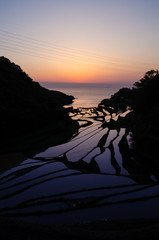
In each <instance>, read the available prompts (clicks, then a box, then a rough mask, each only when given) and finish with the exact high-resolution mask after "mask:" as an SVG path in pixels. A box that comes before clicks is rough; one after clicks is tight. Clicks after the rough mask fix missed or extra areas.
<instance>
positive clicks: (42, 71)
mask: <svg viewBox="0 0 159 240" xmlns="http://www.w3.org/2000/svg"><path fill="white" fill-rule="evenodd" d="M66 2H67V3H66ZM158 10H159V1H156V0H152V1H147V0H140V1H137V0H134V1H131V0H127V1H125V0H118V1H115V0H113V1H109V0H105V1H104V0H85V1H84V0H81V1H74V0H68V1H64V0H58V1H56V0H54V1H49V0H46V1H42V0H39V1H31V0H28V1H27V2H24V1H20V0H16V1H5V0H2V1H1V8H0V55H1V56H5V57H7V58H9V59H10V60H11V61H13V62H16V63H17V64H19V65H20V66H21V67H22V69H23V70H24V71H25V72H27V73H28V74H29V75H30V77H31V78H33V79H34V80H37V81H56V82H57V81H59V82H106V83H107V82H134V81H136V80H138V79H140V77H141V76H142V75H143V74H144V73H145V72H146V71H148V70H149V69H158V68H159V67H158V66H159V46H158V42H159V33H158V31H156V30H157V29H158V25H159V17H158Z"/></svg>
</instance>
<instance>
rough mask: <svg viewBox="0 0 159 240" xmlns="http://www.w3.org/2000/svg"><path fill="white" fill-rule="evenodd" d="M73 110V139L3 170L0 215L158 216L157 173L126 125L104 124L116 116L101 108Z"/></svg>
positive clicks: (71, 218) (56, 218)
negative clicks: (140, 157)
mask: <svg viewBox="0 0 159 240" xmlns="http://www.w3.org/2000/svg"><path fill="white" fill-rule="evenodd" d="M71 115H72V118H74V119H77V120H78V121H79V122H80V123H81V124H80V126H81V127H80V129H79V132H78V134H76V135H75V136H74V137H73V138H72V139H71V141H69V142H67V143H65V144H62V145H58V146H54V147H50V148H48V149H47V150H46V151H44V152H42V153H40V154H37V155H36V156H34V157H32V158H28V159H25V160H24V161H23V162H21V163H19V165H18V166H16V167H14V168H11V169H9V170H7V171H5V172H3V173H2V174H1V175H0V210H1V213H0V215H1V216H10V217H21V218H24V219H29V220H33V221H41V222H53V223H66V222H67V223H73V222H80V221H83V220H88V221H90V220H98V219H105V218H132V217H157V216H159V210H157V209H158V206H157V204H158V198H159V194H158V192H159V191H158V190H159V186H158V181H157V179H156V178H155V176H156V175H155V174H156V173H153V171H152V170H150V169H149V168H148V166H147V167H145V166H144V164H142V163H141V162H139V161H137V158H135V155H134V152H133V151H132V149H131V148H130V143H129V141H128V140H129V139H130V136H129V135H128V133H127V132H126V131H125V129H124V128H121V129H119V128H118V129H115V128H114V129H110V128H108V127H104V126H105V124H103V122H104V121H105V120H106V121H107V120H108V121H109V120H110V118H111V116H110V115H106V114H105V112H102V111H101V110H100V111H98V109H96V108H89V109H86V108H85V109H78V110H76V111H75V112H74V111H72V113H71ZM117 117H118V116H115V115H114V116H113V118H114V120H115V119H117ZM144 209H146V210H144Z"/></svg>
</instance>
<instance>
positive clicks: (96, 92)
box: [41, 82, 131, 108]
mask: <svg viewBox="0 0 159 240" xmlns="http://www.w3.org/2000/svg"><path fill="white" fill-rule="evenodd" d="M41 85H42V86H43V87H46V88H48V89H50V90H56V91H60V92H63V93H66V94H67V95H72V96H74V97H75V99H74V101H73V104H72V106H73V107H83V108H88V107H97V106H98V104H99V103H100V102H101V101H102V100H103V99H105V98H110V97H111V96H112V95H113V94H114V93H116V92H117V91H118V90H119V89H120V88H123V87H131V85H130V84H124V83H121V84H68V85H67V84H66V83H64V84H63V85H62V84H57V83H48V82H42V83H41Z"/></svg>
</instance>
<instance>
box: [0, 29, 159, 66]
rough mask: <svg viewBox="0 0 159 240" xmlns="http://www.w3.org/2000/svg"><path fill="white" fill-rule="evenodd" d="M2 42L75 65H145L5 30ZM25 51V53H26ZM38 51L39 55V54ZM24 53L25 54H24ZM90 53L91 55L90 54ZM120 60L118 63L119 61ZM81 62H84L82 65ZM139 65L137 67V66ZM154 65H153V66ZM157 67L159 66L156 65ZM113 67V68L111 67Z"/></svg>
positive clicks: (49, 58)
mask: <svg viewBox="0 0 159 240" xmlns="http://www.w3.org/2000/svg"><path fill="white" fill-rule="evenodd" d="M0 36H1V39H0V42H1V43H2V44H1V47H3V48H5V49H7V47H8V49H10V50H11V48H12V49H13V50H14V51H15V52H16V51H17V52H19V53H20V51H22V50H23V49H25V51H26V50H27V53H26V54H27V55H28V53H29V54H30V55H32V56H34V57H41V58H45V59H46V60H49V61H50V60H51V59H52V60H58V61H64V60H66V59H70V58H71V60H74V63H77V64H91V65H92V64H93V65H94V64H96V65H102V64H103V65H105V66H108V64H110V65H115V68H119V69H123V68H125V67H127V68H130V69H132V68H135V69H141V68H143V67H145V64H144V66H142V65H143V63H142V64H141V63H140V64H138V63H137V62H134V63H133V62H132V61H131V62H130V63H122V62H121V61H119V59H118V58H116V61H115V60H113V58H110V57H109V59H111V60H106V57H104V56H100V55H96V54H92V53H90V52H85V53H87V55H84V54H81V53H77V52H76V49H71V48H67V47H64V46H61V47H60V46H58V45H56V44H54V43H47V42H44V41H39V40H37V39H33V38H30V37H26V36H23V35H19V34H15V33H11V32H7V31H4V30H1V29H0ZM11 46H12V47H11ZM25 51H24V52H25ZM37 51H38V54H37ZM24 52H23V53H24ZM88 53H89V54H88ZM53 54H55V55H56V56H53ZM117 59H118V61H117ZM80 61H82V62H81V63H80ZM134 64H135V66H134ZM136 64H137V66H136ZM146 65H148V63H146ZM151 65H152V64H151ZM155 65H156V66H157V64H155ZM109 67H111V66H109Z"/></svg>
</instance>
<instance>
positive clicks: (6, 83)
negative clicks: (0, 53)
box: [0, 57, 78, 153]
mask: <svg viewBox="0 0 159 240" xmlns="http://www.w3.org/2000/svg"><path fill="white" fill-rule="evenodd" d="M73 99H74V97H73V96H67V95H66V94H63V93H61V92H57V91H50V90H48V89H46V88H43V87H41V86H40V84H39V83H38V82H34V81H33V80H32V79H31V78H30V77H29V76H28V75H27V74H26V73H25V72H23V71H22V69H21V68H20V67H19V66H18V65H16V64H14V63H12V62H10V60H9V59H7V58H5V57H0V152H1V153H3V152H9V151H18V150H19V149H21V150H24V151H26V150H27V149H29V148H37V147H40V146H42V147H46V146H48V144H52V145H54V144H58V143H61V142H63V141H64V140H66V139H68V138H70V137H71V136H72V134H73V133H74V132H75V131H76V129H77V127H78V124H77V123H76V122H75V121H72V120H71V118H70V117H69V116H68V114H67V112H66V110H65V109H64V108H63V105H66V104H70V103H72V101H73Z"/></svg>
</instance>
